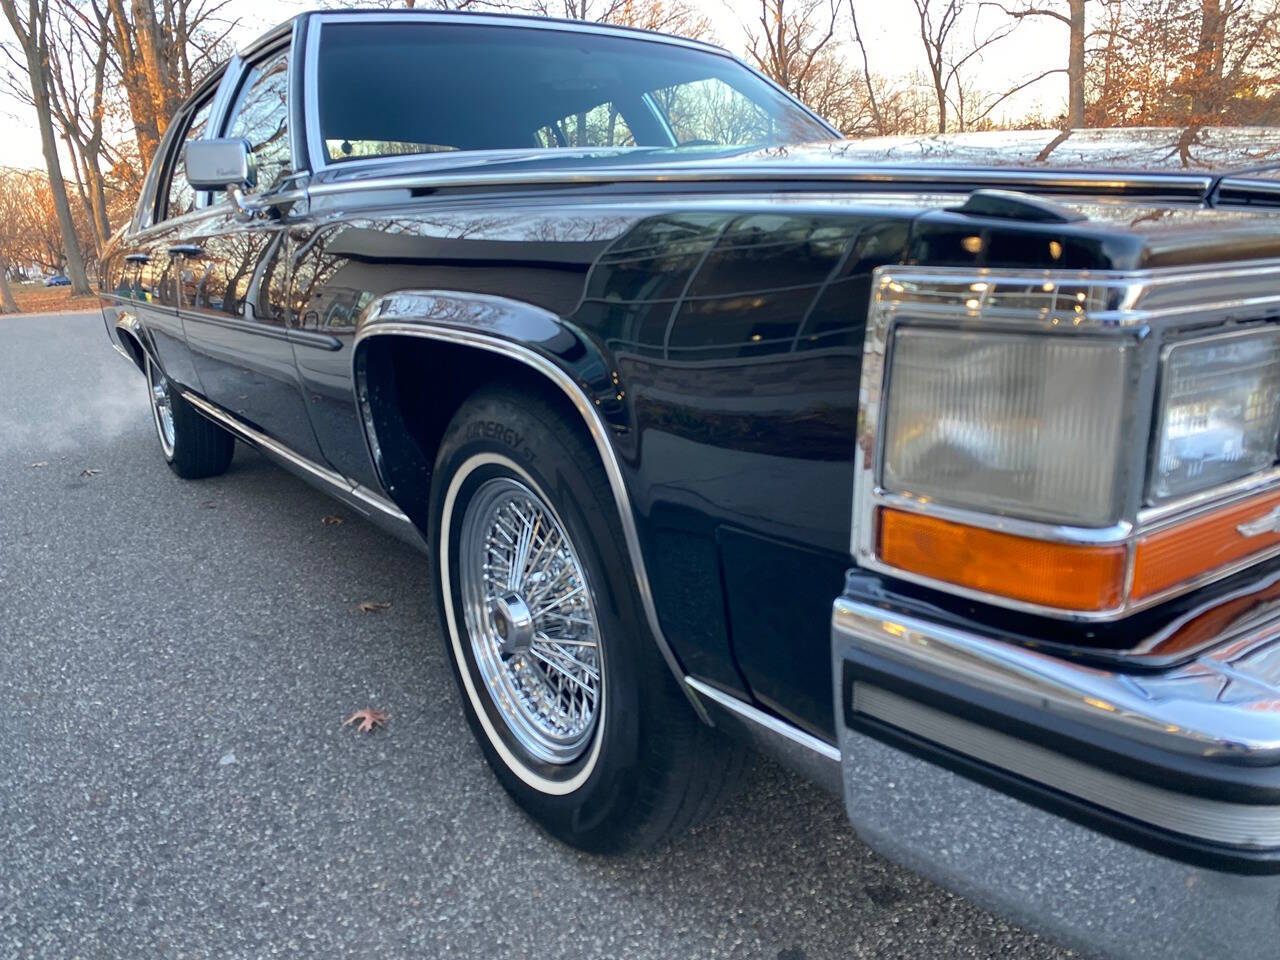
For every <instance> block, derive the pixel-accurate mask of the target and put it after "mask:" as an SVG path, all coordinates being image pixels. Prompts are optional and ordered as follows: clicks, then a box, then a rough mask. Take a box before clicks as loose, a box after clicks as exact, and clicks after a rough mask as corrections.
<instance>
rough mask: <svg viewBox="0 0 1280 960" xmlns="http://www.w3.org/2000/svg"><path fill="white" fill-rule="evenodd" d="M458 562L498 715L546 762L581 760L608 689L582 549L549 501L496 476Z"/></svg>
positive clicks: (471, 506) (472, 518)
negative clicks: (604, 678)
mask: <svg viewBox="0 0 1280 960" xmlns="http://www.w3.org/2000/svg"><path fill="white" fill-rule="evenodd" d="M458 563H459V580H460V586H461V590H462V606H463V610H464V612H465V616H466V622H467V632H468V634H469V636H470V640H471V651H472V654H473V655H474V657H475V661H476V665H477V667H478V669H479V673H480V679H481V680H482V682H483V686H484V688H485V689H486V691H487V692H488V694H489V697H490V698H491V699H492V701H493V703H494V705H495V706H496V707H497V710H498V713H499V714H500V715H501V716H502V718H503V720H504V721H505V722H506V725H507V728H508V730H509V731H510V732H511V735H512V736H513V737H514V738H515V740H516V741H517V742H518V743H519V745H520V746H521V747H523V748H524V750H526V751H527V752H528V753H529V754H530V755H531V756H533V757H534V758H536V759H537V760H540V761H542V762H544V763H553V764H568V763H572V762H574V761H575V760H577V759H578V758H579V757H580V756H582V754H583V752H584V751H585V750H586V748H587V746H588V745H589V744H590V742H591V738H592V735H593V733H594V732H595V729H596V726H597V723H598V718H599V716H600V709H601V701H602V697H603V694H604V687H603V674H604V670H603V665H604V660H603V651H602V649H601V646H600V630H599V626H598V624H597V620H596V614H595V611H594V608H593V604H592V597H591V590H590V587H589V585H588V583H587V579H586V576H585V574H584V572H583V568H582V563H581V561H580V560H579V553H578V551H577V549H576V548H575V547H574V545H573V543H572V541H571V540H570V539H569V537H568V535H567V534H566V532H565V529H564V527H563V526H562V525H561V523H560V521H559V519H558V518H557V517H556V515H555V513H554V512H553V511H552V510H551V508H550V507H549V506H548V505H547V504H546V503H544V502H543V500H542V498H541V497H539V496H538V495H537V494H536V493H534V492H533V491H532V490H530V489H529V488H528V487H527V486H525V485H524V484H522V483H520V482H519V481H518V480H515V479H513V478H511V477H497V478H494V479H490V480H486V481H485V482H484V483H482V484H481V485H480V487H479V488H478V489H477V490H476V492H475V495H474V496H473V497H472V498H471V501H470V502H469V503H468V504H467V508H466V513H465V515H464V517H463V520H462V529H461V540H460V550H459V555H458Z"/></svg>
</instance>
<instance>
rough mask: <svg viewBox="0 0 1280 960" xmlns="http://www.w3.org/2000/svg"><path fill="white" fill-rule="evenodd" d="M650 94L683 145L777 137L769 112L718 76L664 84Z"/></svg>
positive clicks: (677, 140) (761, 140) (760, 140)
mask: <svg viewBox="0 0 1280 960" xmlns="http://www.w3.org/2000/svg"><path fill="white" fill-rule="evenodd" d="M649 97H650V99H651V100H652V101H653V103H654V105H655V106H656V107H657V108H658V112H659V113H661V114H663V116H665V117H666V119H667V123H668V124H669V125H670V126H671V132H672V133H674V134H675V138H676V143H677V144H679V145H680V146H691V145H694V144H722V143H764V142H769V141H771V140H772V139H773V137H774V131H773V129H772V127H773V124H772V123H771V121H770V119H769V115H768V114H767V113H765V111H764V110H763V109H761V107H760V106H759V105H758V104H756V103H754V102H753V101H751V100H750V99H748V98H747V97H745V96H743V95H742V94H741V93H739V92H738V91H737V90H735V89H734V88H733V87H731V86H729V84H727V83H725V82H724V81H723V80H721V79H720V78H718V77H707V78H705V79H702V80H694V81H692V82H691V83H680V84H676V85H675V86H673V87H663V88H662V89H660V90H655V91H653V92H652V93H651V94H649Z"/></svg>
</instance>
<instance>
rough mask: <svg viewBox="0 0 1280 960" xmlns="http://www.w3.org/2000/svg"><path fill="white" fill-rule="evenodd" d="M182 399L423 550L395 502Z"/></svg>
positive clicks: (186, 395) (194, 399)
mask: <svg viewBox="0 0 1280 960" xmlns="http://www.w3.org/2000/svg"><path fill="white" fill-rule="evenodd" d="M182 397H183V399H184V400H186V401H187V403H189V404H191V405H192V406H193V407H195V408H196V409H197V410H199V411H200V412H201V413H202V414H203V415H204V416H206V417H208V418H209V419H210V420H212V421H213V422H214V423H216V424H218V425H219V426H221V427H225V428H226V429H227V430H229V431H231V433H233V434H235V435H236V437H238V438H239V439H240V440H243V441H244V442H245V443H247V444H249V445H250V446H252V447H255V448H256V449H258V450H260V451H261V452H262V453H263V454H265V455H266V456H267V457H269V458H270V459H272V460H274V461H275V462H276V463H278V464H280V465H281V466H282V467H284V468H285V469H286V470H288V471H289V472H291V473H293V474H296V475H297V476H299V477H301V478H302V479H303V480H306V481H307V482H308V483H310V484H312V485H313V486H315V487H318V488H319V489H321V490H323V491H324V492H325V493H328V494H329V495H330V496H333V497H335V498H336V499H338V500H341V501H342V502H343V503H345V504H346V505H347V506H348V507H350V508H351V509H352V510H355V511H356V512H357V513H359V514H360V515H361V516H363V517H365V518H367V519H368V520H369V521H370V522H372V523H374V524H376V525H377V526H379V527H381V528H382V529H384V530H386V531H387V532H388V533H390V534H392V535H393V536H395V537H397V538H399V539H400V540H403V541H404V542H406V543H408V544H409V545H411V546H414V547H417V548H418V549H419V550H422V551H424V552H425V551H426V549H427V545H426V543H425V541H423V539H422V536H421V534H419V533H418V528H417V527H415V526H414V525H413V522H412V521H411V520H410V519H409V518H408V517H407V516H405V514H404V513H403V512H402V511H401V510H400V508H399V507H397V506H396V505H395V504H394V503H391V502H390V501H389V500H386V499H384V498H383V497H381V496H379V495H378V494H376V493H374V492H373V491H371V490H367V489H365V488H364V487H361V486H359V485H353V484H352V483H351V482H350V481H349V480H347V479H346V478H345V477H343V476H342V475H341V474H339V473H336V472H335V471H333V470H330V469H329V468H328V467H325V466H322V465H320V464H318V463H315V462H314V461H311V460H308V459H307V458H306V457H302V456H299V455H298V454H296V453H294V452H293V451H292V450H290V449H289V448H288V447H286V446H284V445H283V444H281V443H278V442H277V441H275V440H272V439H271V438H270V437H268V436H267V435H266V434H264V433H262V432H260V431H258V430H255V429H254V428H253V427H250V426H249V425H248V424H246V423H244V422H242V421H241V420H239V419H237V418H236V417H234V416H232V415H231V414H230V413H228V412H227V411H225V410H223V409H222V408H221V407H219V406H217V405H216V404H212V403H210V402H209V401H208V400H205V399H204V398H203V397H199V396H197V395H196V394H194V393H191V392H190V391H183V394H182Z"/></svg>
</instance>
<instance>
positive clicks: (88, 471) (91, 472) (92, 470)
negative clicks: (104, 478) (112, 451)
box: [80, 467, 102, 477]
mask: <svg viewBox="0 0 1280 960" xmlns="http://www.w3.org/2000/svg"><path fill="white" fill-rule="evenodd" d="M101 472H102V471H101V470H99V469H98V468H97V467H85V468H84V469H83V470H81V471H80V476H82V477H96V476H97V475H98V474H100V473H101Z"/></svg>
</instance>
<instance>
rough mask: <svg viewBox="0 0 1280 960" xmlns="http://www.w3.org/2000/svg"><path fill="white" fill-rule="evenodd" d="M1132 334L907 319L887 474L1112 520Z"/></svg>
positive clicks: (1010, 507) (1027, 509)
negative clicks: (1006, 329)
mask: <svg viewBox="0 0 1280 960" xmlns="http://www.w3.org/2000/svg"><path fill="white" fill-rule="evenodd" d="M1133 352H1134V347H1133V341H1131V340H1129V339H1127V338H1124V339H1121V338H1097V339H1093V338H1088V337H1085V336H1081V335H1073V334H1068V335H1065V336H1054V335H1046V334H1044V333H1037V334H1031V335H1027V336H1021V335H1012V334H996V333H991V332H981V333H978V332H973V333H969V332H959V331H951V330H934V329H923V328H913V327H910V326H899V327H898V328H897V331H896V333H895V334H894V339H893V349H892V355H891V357H892V359H891V361H890V362H891V368H890V373H889V378H888V397H887V398H886V401H885V403H886V414H885V431H884V451H883V471H882V474H881V483H882V485H883V486H884V487H885V488H886V489H888V490H892V491H895V492H898V493H905V494H910V495H913V496H917V497H925V498H929V499H933V500H937V501H939V502H942V503H946V504H951V505H955V506H961V507H969V508H972V509H975V510H980V511H984V512H987V513H1003V514H1011V515H1016V516H1021V517H1027V518H1030V519H1035V520H1044V521H1050V522H1058V523H1066V524H1077V525H1081V526H1098V527H1100V526H1107V525H1109V524H1112V523H1114V522H1116V521H1117V520H1118V519H1119V518H1120V512H1121V507H1122V505H1121V490H1120V473H1121V471H1120V466H1119V457H1120V449H1121V436H1122V432H1123V419H1124V416H1125V414H1126V411H1127V410H1128V408H1129V406H1130V404H1131V402H1132V399H1131V398H1130V397H1129V396H1128V393H1129V384H1130V382H1131V380H1132V377H1131V376H1130V366H1131V362H1132V355H1133Z"/></svg>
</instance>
